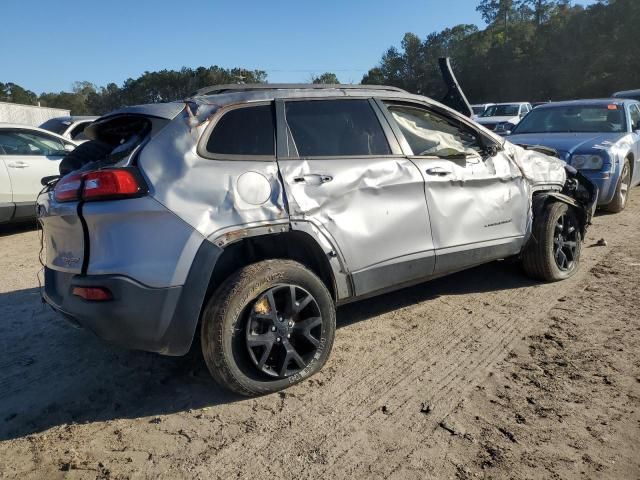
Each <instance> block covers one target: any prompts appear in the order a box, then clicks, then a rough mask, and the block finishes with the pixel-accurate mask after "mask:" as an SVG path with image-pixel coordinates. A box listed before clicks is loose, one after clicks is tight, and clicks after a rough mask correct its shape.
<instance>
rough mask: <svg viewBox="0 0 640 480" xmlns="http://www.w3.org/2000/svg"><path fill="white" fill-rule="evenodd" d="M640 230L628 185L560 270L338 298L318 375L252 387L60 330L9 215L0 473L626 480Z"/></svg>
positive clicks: (0, 248)
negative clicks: (623, 202) (262, 392)
mask: <svg viewBox="0 0 640 480" xmlns="http://www.w3.org/2000/svg"><path fill="white" fill-rule="evenodd" d="M639 226H640V189H636V190H635V191H634V192H633V195H632V199H631V203H630V204H629V206H628V207H627V209H626V210H625V211H624V212H623V213H621V214H619V215H599V216H598V217H597V218H596V219H595V221H594V226H593V227H592V229H591V230H590V233H589V236H588V238H587V242H586V246H585V248H584V250H583V264H582V268H581V271H580V273H579V274H578V275H577V276H575V277H574V278H572V279H571V280H568V281H565V282H561V283H556V284H551V285H545V284H539V283H536V282H532V281H530V280H528V279H527V278H526V277H524V276H523V275H522V274H521V272H520V270H519V267H518V266H517V265H515V264H513V263H511V262H497V263H493V264H490V265H486V266H483V267H479V268H476V269H473V270H470V271H466V272H462V273H459V274H456V275H454V276H450V277H448V278H443V279H440V280H437V281H433V282H431V283H427V284H424V285H420V286H417V287H414V288H410V289H406V290H402V291H400V292H396V293H393V294H389V295H385V296H382V297H378V298H375V299H371V300H367V301H363V302H359V303H356V304H352V305H349V306H347V307H344V308H341V309H340V310H339V312H338V327H339V330H338V333H337V336H336V343H335V346H334V350H333V354H332V357H331V358H330V360H329V363H328V364H327V366H326V367H325V368H324V370H323V371H322V372H320V374H318V375H316V376H315V377H312V378H311V379H309V380H307V381H305V382H304V383H302V384H300V385H297V386H295V387H293V388H291V389H289V390H287V391H286V392H283V393H280V394H276V395H270V396H266V397H262V398H257V399H244V398H239V397H236V396H234V395H232V394H229V393H227V392H225V391H223V390H221V389H220V388H218V387H217V386H216V385H215V384H213V383H212V382H211V381H210V380H209V378H208V376H207V374H206V371H205V370H204V369H203V368H202V367H201V366H200V364H199V363H198V362H197V361H195V360H194V359H193V358H191V359H190V358H165V357H160V356H157V355H153V354H146V353H140V352H129V351H124V350H120V349H117V348H114V347H110V346H107V345H104V344H102V343H101V342H100V341H98V340H97V339H95V338H93V337H92V336H91V335H90V334H89V333H87V332H85V331H82V330H77V329H74V328H72V327H71V326H70V325H69V324H67V323H66V322H65V321H64V320H63V319H62V318H59V317H58V316H56V315H55V314H54V313H52V312H51V311H50V310H49V309H48V308H46V307H44V306H43V305H42V304H41V303H40V296H39V289H38V281H37V272H38V270H39V263H38V259H37V253H38V250H39V242H38V234H37V232H36V231H35V230H33V229H30V228H28V227H19V228H15V227H14V228H4V229H3V230H0V252H1V256H0V477H5V478H38V479H39V478H47V479H49V478H52V479H55V478H147V477H151V478H206V479H211V478H224V479H228V478H262V477H263V476H267V475H268V476H269V477H276V478H278V477H279V478H397V479H412V478H415V479H424V478H459V479H468V478H515V479H520V478H523V479H524V478H611V479H626V478H629V479H637V478H640V453H638V452H640V368H639V367H640V357H639V355H638V353H639V352H640V315H639V314H638V312H637V304H638V302H637V299H638V298H639V296H640V282H639V281H638V280H639V278H640V242H638V239H637V236H638V231H639ZM600 238H605V239H606V240H607V243H608V245H607V246H604V247H598V246H595V243H596V241H597V240H598V239H600Z"/></svg>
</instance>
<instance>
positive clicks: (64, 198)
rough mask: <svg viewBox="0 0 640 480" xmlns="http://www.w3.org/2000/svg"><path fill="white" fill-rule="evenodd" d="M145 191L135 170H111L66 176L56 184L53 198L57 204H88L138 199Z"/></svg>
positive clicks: (145, 188)
mask: <svg viewBox="0 0 640 480" xmlns="http://www.w3.org/2000/svg"><path fill="white" fill-rule="evenodd" d="M147 191H148V190H147V186H146V185H145V183H144V180H142V178H141V176H140V174H139V173H138V171H137V170H135V169H133V168H113V169H106V170H95V171H90V172H85V173H73V174H70V175H67V176H66V177H63V178H62V179H60V180H59V181H58V183H57V184H56V186H55V188H54V196H55V199H56V200H57V201H58V202H71V201H75V200H84V201H87V202H89V201H94V200H116V199H119V198H132V197H139V196H141V195H144V194H145V193H147Z"/></svg>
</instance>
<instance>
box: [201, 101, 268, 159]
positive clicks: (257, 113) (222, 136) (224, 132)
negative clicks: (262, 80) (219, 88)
mask: <svg viewBox="0 0 640 480" xmlns="http://www.w3.org/2000/svg"><path fill="white" fill-rule="evenodd" d="M203 153H204V154H205V156H207V157H213V158H217V157H228V156H249V157H275V121H274V113H273V107H272V105H256V106H243V107H240V108H234V109H232V110H229V111H227V112H226V113H224V114H223V115H222V117H221V118H220V119H219V120H218V121H217V123H216V124H215V125H214V127H213V130H212V131H211V134H210V135H209V138H208V139H207V143H206V145H205V152H203Z"/></svg>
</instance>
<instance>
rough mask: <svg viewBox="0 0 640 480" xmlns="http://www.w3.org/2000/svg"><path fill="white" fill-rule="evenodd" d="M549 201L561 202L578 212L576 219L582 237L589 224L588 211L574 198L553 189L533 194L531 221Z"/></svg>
mask: <svg viewBox="0 0 640 480" xmlns="http://www.w3.org/2000/svg"><path fill="white" fill-rule="evenodd" d="M551 202H562V203H566V204H567V205H569V206H571V207H573V208H574V209H575V210H576V212H577V213H578V220H579V221H580V233H581V235H582V237H583V238H584V236H585V235H586V231H587V227H588V226H589V212H588V211H587V210H586V209H585V208H584V206H582V205H580V203H578V202H577V201H576V200H574V199H573V198H571V197H569V196H568V195H565V194H563V193H560V192H558V191H554V190H543V191H538V192H535V193H534V194H533V198H532V214H533V218H532V221H535V219H536V217H538V216H539V215H540V214H541V213H542V211H543V210H544V208H545V207H546V206H547V205H548V204H549V203H551Z"/></svg>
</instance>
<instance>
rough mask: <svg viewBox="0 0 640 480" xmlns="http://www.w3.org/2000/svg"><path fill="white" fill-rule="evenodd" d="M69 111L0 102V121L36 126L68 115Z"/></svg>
mask: <svg viewBox="0 0 640 480" xmlns="http://www.w3.org/2000/svg"><path fill="white" fill-rule="evenodd" d="M70 113H71V112H70V111H69V110H64V109H62V108H49V107H37V106H35V105H21V104H19V103H7V102H0V122H8V123H22V124H25V125H31V126H33V127H37V126H38V125H41V124H42V123H44V122H45V121H47V120H49V119H50V118H54V117H64V116H68V115H69V114H70Z"/></svg>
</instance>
